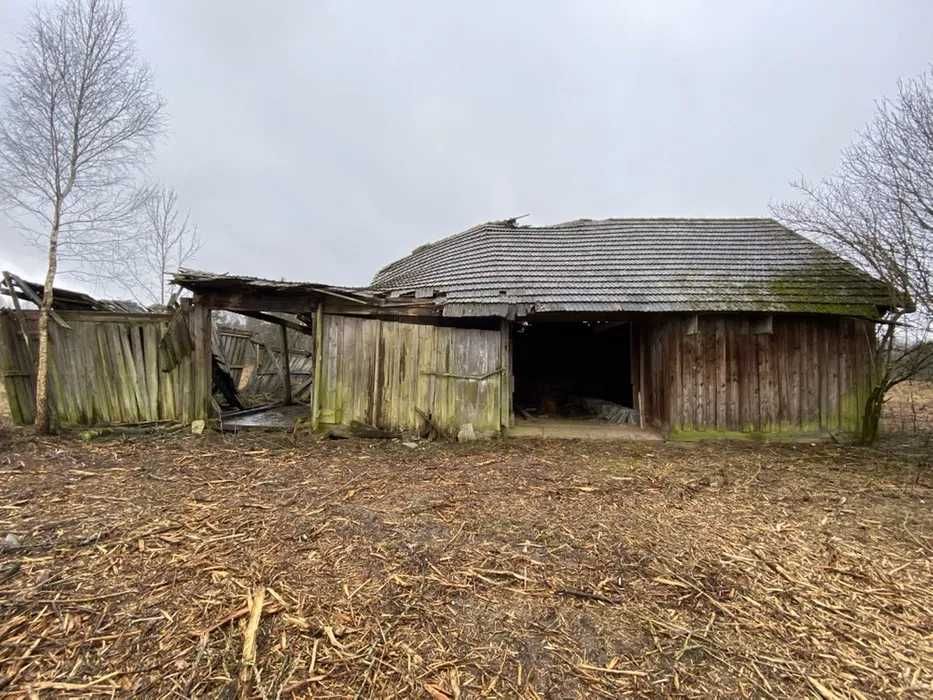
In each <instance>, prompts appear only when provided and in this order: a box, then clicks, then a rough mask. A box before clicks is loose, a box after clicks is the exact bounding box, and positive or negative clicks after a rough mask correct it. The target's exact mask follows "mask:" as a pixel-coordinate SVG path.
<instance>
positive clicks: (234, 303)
mask: <svg viewBox="0 0 933 700" xmlns="http://www.w3.org/2000/svg"><path fill="white" fill-rule="evenodd" d="M195 298H197V299H200V300H201V301H202V303H204V304H207V305H208V306H210V307H211V308H212V309H223V310H224V311H235V312H237V313H242V312H244V311H265V312H268V311H279V312H281V313H289V314H300V313H305V312H307V311H308V310H310V309H313V308H315V307H316V306H317V305H318V303H319V302H320V296H319V295H312V294H294V295H284V294H263V293H253V292H250V293H248V294H247V293H236V294H234V293H224V292H203V293H202V292H196V293H195Z"/></svg>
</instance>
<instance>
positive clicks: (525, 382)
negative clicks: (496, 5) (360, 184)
mask: <svg viewBox="0 0 933 700" xmlns="http://www.w3.org/2000/svg"><path fill="white" fill-rule="evenodd" d="M177 281H178V283H179V284H181V285H182V286H183V287H185V288H187V289H189V290H191V291H192V292H193V294H194V309H195V310H196V313H201V314H209V313H210V311H211V310H212V309H228V310H234V311H245V312H249V313H253V314H256V313H260V314H261V313H265V312H270V311H274V312H286V313H290V314H295V316H296V322H298V323H301V324H304V325H306V326H308V327H310V328H313V331H312V332H313V336H314V356H315V363H314V381H313V388H312V392H311V400H310V404H311V405H310V409H309V410H310V412H311V414H312V420H313V422H314V424H315V425H316V426H318V427H325V426H328V425H335V424H343V425H346V424H350V423H352V422H354V421H357V422H360V423H364V424H368V425H373V426H378V427H380V428H384V429H386V430H399V431H421V430H423V429H424V428H425V426H426V424H430V425H432V426H434V427H436V428H437V429H439V430H440V431H441V432H443V433H446V434H448V435H455V434H457V433H458V431H459V430H460V429H461V428H462V427H463V426H464V425H465V424H470V425H471V426H472V427H473V429H474V430H475V431H476V432H478V433H487V434H501V433H503V432H507V431H512V432H513V433H516V434H548V432H547V428H548V426H549V425H553V426H559V427H561V428H568V426H569V428H570V429H571V430H572V429H573V427H574V426H579V427H581V429H582V428H584V427H585V426H590V425H593V424H595V423H596V422H599V421H600V417H602V419H607V418H608V419H609V420H610V421H611V420H620V417H621V420H626V421H629V422H637V423H638V424H639V425H640V426H641V427H647V428H652V429H655V430H657V431H660V432H662V433H664V434H666V435H670V436H675V437H678V436H680V437H686V436H702V435H713V434H715V435H730V434H731V435H737V434H743V435H750V434H760V435H768V434H792V435H802V434H806V435H810V434H826V433H829V432H845V431H854V430H856V429H857V428H858V426H859V423H860V407H861V405H862V402H863V398H864V395H865V392H866V390H867V389H866V388H867V385H868V381H869V378H870V373H871V367H870V353H869V349H870V347H871V344H872V343H873V342H874V338H875V335H874V326H875V321H876V319H877V318H878V317H879V315H880V313H881V312H882V310H883V309H884V308H885V307H886V306H887V305H889V304H890V303H891V301H890V297H889V295H888V292H887V290H886V288H885V287H884V286H883V285H881V284H880V283H879V282H877V281H876V280H874V279H872V278H871V277H869V276H867V275H865V274H864V273H862V272H860V271H859V270H857V269H856V268H854V267H853V266H851V265H849V264H848V263H846V262H844V261H843V260H841V259H839V258H838V257H836V256H835V255H833V254H831V253H830V252H828V251H826V250H825V249H823V248H821V247H820V246H818V245H816V244H815V243H813V242H811V241H810V240H808V239H806V238H804V237H802V236H800V235H798V234H796V233H795V232H793V231H790V230H788V229H787V228H785V227H783V226H782V225H780V224H779V223H777V222H775V221H773V220H770V219H608V220H600V221H595V220H588V219H582V220H577V221H570V222H566V223H562V224H557V225H553V226H520V225H518V224H517V223H516V221H515V220H506V221H496V222H490V223H485V224H481V225H479V226H476V227H474V228H471V229H469V230H467V231H464V232H462V233H458V234H456V235H453V236H450V237H448V238H445V239H443V240H440V241H438V242H436V243H431V244H428V245H424V246H421V247H420V248H418V249H416V250H415V251H414V252H412V253H411V255H409V256H407V257H405V258H402V259H401V260H398V261H396V262H394V263H392V264H390V265H388V266H386V267H385V268H383V269H382V270H380V271H379V272H378V273H377V274H376V276H375V278H374V279H373V281H372V284H371V285H370V286H369V287H366V288H358V289H350V288H339V287H333V286H329V285H319V284H306V283H283V282H272V281H269V280H259V279H254V278H246V277H233V276H228V275H210V274H206V273H196V272H184V271H183V272H181V273H180V274H179V275H178V276H177ZM199 327H200V328H202V329H204V328H207V327H208V324H206V323H203V319H202V322H201V324H200V325H199ZM207 342H208V341H207V339H206V338H205V339H202V340H201V341H199V340H198V339H195V341H194V344H195V347H197V346H198V345H199V343H200V345H201V346H204V345H205V343H207ZM202 356H203V353H202ZM617 407H625V408H628V409H630V410H629V411H620V410H616V409H617ZM205 410H206V409H205Z"/></svg>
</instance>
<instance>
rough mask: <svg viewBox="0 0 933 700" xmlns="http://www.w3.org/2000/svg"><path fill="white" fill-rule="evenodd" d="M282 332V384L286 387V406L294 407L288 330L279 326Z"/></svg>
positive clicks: (283, 326)
mask: <svg viewBox="0 0 933 700" xmlns="http://www.w3.org/2000/svg"><path fill="white" fill-rule="evenodd" d="M279 330H280V331H281V332H282V382H283V385H284V387H285V405H286V406H291V405H292V367H291V361H290V360H289V357H288V328H286V327H285V325H284V324H283V325H281V326H279Z"/></svg>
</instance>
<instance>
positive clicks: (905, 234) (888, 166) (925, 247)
mask: <svg viewBox="0 0 933 700" xmlns="http://www.w3.org/2000/svg"><path fill="white" fill-rule="evenodd" d="M793 185H794V187H795V188H796V190H797V191H798V193H799V194H800V199H799V200H798V201H795V202H789V203H785V204H781V205H779V206H776V207H775V208H774V213H775V214H776V215H777V216H778V217H779V218H780V219H782V220H783V221H784V222H785V223H786V224H787V225H788V226H790V227H791V228H794V229H796V230H798V231H800V232H802V233H809V234H810V235H812V236H813V237H814V238H815V239H816V240H817V241H818V242H820V243H822V244H823V245H825V246H826V247H828V248H830V249H831V250H833V251H835V252H836V253H838V254H839V255H841V256H842V257H843V258H846V259H847V260H849V261H850V262H852V263H853V264H855V265H856V266H857V267H859V268H861V269H862V270H865V271H867V272H869V273H870V274H872V275H873V276H874V277H876V278H877V279H879V280H880V281H881V282H882V283H883V284H884V285H885V287H886V288H887V290H888V296H889V298H890V301H889V303H888V308H887V309H886V310H885V313H884V315H883V317H882V318H880V319H879V321H880V322H879V324H878V326H877V328H878V331H877V334H876V337H875V338H873V339H869V340H870V341H871V342H869V343H868V346H869V352H870V356H871V370H872V372H871V374H872V376H871V382H872V384H871V387H870V391H869V393H868V397H867V399H866V402H865V405H864V407H863V416H862V433H861V436H860V438H861V441H862V442H863V443H872V442H874V441H875V440H876V439H877V437H878V428H879V422H880V418H881V412H882V408H883V406H884V403H885V400H886V396H887V394H888V392H889V391H890V390H891V389H892V388H893V387H895V386H897V385H898V384H900V383H901V382H904V381H907V380H910V379H912V378H914V377H917V376H919V375H921V374H922V373H924V372H925V371H928V369H929V368H930V366H931V365H933V344H931V343H929V342H924V341H925V340H929V338H930V333H931V320H933V69H931V70H929V71H927V72H926V73H924V74H923V75H921V76H919V77H917V78H913V79H909V80H903V81H901V82H900V83H899V85H898V92H897V95H896V97H894V98H893V99H886V100H882V101H881V102H879V103H878V107H877V110H876V113H875V116H874V119H873V120H872V121H871V123H870V124H869V125H868V126H867V127H866V128H865V129H864V130H863V131H862V132H861V133H860V134H859V135H858V136H857V138H856V140H855V141H854V143H853V144H852V145H851V146H850V147H849V148H847V149H846V150H845V151H844V152H843V155H842V162H841V163H840V165H839V168H838V170H837V171H836V173H835V174H834V175H832V176H831V177H828V178H826V179H824V180H822V181H820V182H817V183H813V182H808V181H805V180H801V181H799V182H796V183H793Z"/></svg>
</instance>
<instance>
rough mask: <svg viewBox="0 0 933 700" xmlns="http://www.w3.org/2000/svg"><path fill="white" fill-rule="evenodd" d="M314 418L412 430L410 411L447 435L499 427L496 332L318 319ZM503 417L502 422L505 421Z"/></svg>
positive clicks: (501, 378)
mask: <svg viewBox="0 0 933 700" xmlns="http://www.w3.org/2000/svg"><path fill="white" fill-rule="evenodd" d="M323 319H324V321H323V328H322V340H321V344H322V346H323V347H322V350H323V352H322V353H321V358H320V361H321V369H320V371H321V377H320V384H321V385H320V389H319V391H318V392H316V395H317V396H318V397H319V401H320V405H319V413H318V417H319V421H320V423H321V424H349V423H350V422H351V421H354V420H356V421H360V422H363V423H368V424H371V425H376V426H378V427H380V428H383V429H386V430H417V429H419V428H420V427H421V425H422V420H421V418H420V417H419V416H418V412H417V411H416V410H415V409H416V408H417V409H420V410H421V411H424V412H425V413H430V414H431V415H432V418H433V420H434V421H435V422H436V423H437V424H438V426H439V427H440V428H441V429H442V430H444V431H445V432H446V433H448V434H450V435H455V434H456V433H457V431H458V430H459V428H460V426H461V425H462V424H464V423H472V424H473V426H474V428H475V429H476V430H477V431H495V432H498V431H499V430H500V426H501V425H502V420H503V415H502V402H503V400H504V399H503V397H505V396H507V395H508V390H507V389H505V388H504V387H505V386H507V384H503V382H508V378H507V373H508V368H507V367H504V366H503V363H502V358H503V357H504V348H505V349H507V348H508V344H507V343H504V342H503V340H502V334H501V333H500V331H498V330H479V329H472V328H452V327H446V326H432V325H427V324H416V323H401V322H395V321H383V320H378V319H370V318H357V317H352V316H340V315H336V314H324V315H323ZM506 420H507V417H506Z"/></svg>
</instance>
